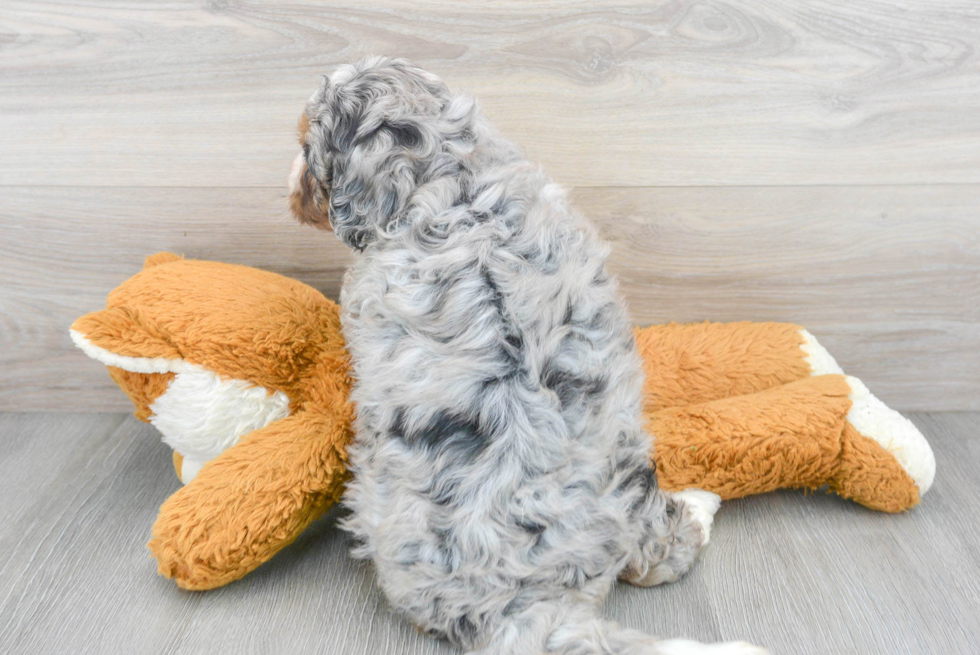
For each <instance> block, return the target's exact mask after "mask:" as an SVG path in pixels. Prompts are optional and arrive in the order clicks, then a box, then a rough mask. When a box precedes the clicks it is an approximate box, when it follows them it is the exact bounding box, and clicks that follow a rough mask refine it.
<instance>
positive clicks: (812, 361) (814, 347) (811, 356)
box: [800, 329, 844, 375]
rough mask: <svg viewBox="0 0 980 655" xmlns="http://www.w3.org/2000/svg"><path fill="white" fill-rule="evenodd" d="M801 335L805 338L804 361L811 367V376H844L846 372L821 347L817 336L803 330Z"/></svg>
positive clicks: (803, 347)
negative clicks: (832, 374) (834, 374)
mask: <svg viewBox="0 0 980 655" xmlns="http://www.w3.org/2000/svg"><path fill="white" fill-rule="evenodd" d="M800 334H801V335H802V336H803V343H802V344H801V345H800V349H801V350H802V351H803V352H804V354H805V357H804V360H806V363H807V364H809V365H810V375H829V374H831V373H836V374H837V375H843V374H844V370H843V369H842V368H841V367H840V366H839V365H838V364H837V360H836V359H834V357H833V355H831V354H830V353H829V352H827V349H826V348H824V347H823V346H821V345H820V342H818V341H817V338H816V337H815V336H813V335H812V334H810V333H809V332H808V331H807V330H802V329H801V330H800Z"/></svg>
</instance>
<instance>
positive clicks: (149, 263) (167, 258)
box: [143, 251, 183, 270]
mask: <svg viewBox="0 0 980 655" xmlns="http://www.w3.org/2000/svg"><path fill="white" fill-rule="evenodd" d="M181 259H183V257H181V256H180V255H175V254H173V253H172V252H166V251H164V252H158V253H157V254H155V255H150V256H149V257H147V258H146V259H145V260H144V261H143V270H146V269H148V268H152V267H154V266H159V265H160V264H169V263H170V262H179V261H180V260H181Z"/></svg>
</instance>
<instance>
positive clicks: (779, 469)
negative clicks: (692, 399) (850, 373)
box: [648, 375, 935, 512]
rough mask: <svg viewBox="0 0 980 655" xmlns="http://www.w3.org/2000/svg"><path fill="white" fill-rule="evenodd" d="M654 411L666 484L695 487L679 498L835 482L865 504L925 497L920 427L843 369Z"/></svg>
mask: <svg viewBox="0 0 980 655" xmlns="http://www.w3.org/2000/svg"><path fill="white" fill-rule="evenodd" d="M648 416H649V424H648V428H649V430H650V433H651V434H652V435H653V438H654V455H653V458H654V460H655V461H656V464H657V472H658V479H659V482H660V484H661V486H663V487H664V488H665V489H667V490H676V491H681V490H688V491H681V496H682V497H684V495H685V494H691V493H696V492H692V491H689V489H692V488H693V489H696V490H705V491H709V492H713V493H716V494H718V495H719V496H720V497H721V498H723V499H727V498H737V497H741V496H747V495H750V494H756V493H763V492H766V491H772V490H774V489H781V488H786V487H805V488H811V489H813V488H817V487H822V486H824V485H829V487H830V488H831V489H832V490H834V491H836V492H837V493H838V494H840V495H841V496H844V497H845V498H850V499H852V500H855V501H857V502H858V503H861V504H862V505H865V506H867V507H870V508H873V509H877V510H882V511H887V512H898V511H902V510H905V509H908V508H910V507H912V506H913V505H915V504H916V503H918V501H919V497H920V496H921V494H923V493H925V492H926V491H927V490H928V488H929V486H930V485H931V484H932V479H933V475H934V472H935V460H934V459H933V456H932V451H931V450H930V449H929V444H928V443H927V442H926V440H925V438H924V437H923V436H922V435H921V434H920V433H919V431H918V430H917V429H916V428H915V426H913V425H912V424H911V422H909V421H908V420H907V419H905V418H903V417H902V416H901V415H900V414H898V413H897V412H895V411H893V410H891V409H889V408H888V407H886V406H885V405H884V404H883V403H882V402H881V401H879V400H878V399H877V398H875V397H874V396H872V395H871V394H870V393H869V392H868V390H867V388H866V387H865V386H864V385H863V384H861V382H860V380H857V379H856V378H852V377H847V376H843V375H823V376H816V377H808V378H804V379H802V380H797V381H795V382H791V383H789V384H785V385H782V386H778V387H774V388H771V389H767V390H765V391H760V392H758V393H754V394H748V395H744V396H735V397H732V398H723V399H719V400H713V401H710V402H703V403H696V404H692V405H688V406H684V407H672V408H667V409H662V410H659V411H656V412H652V413H651V414H649V415H648ZM695 504H697V503H696V502H695Z"/></svg>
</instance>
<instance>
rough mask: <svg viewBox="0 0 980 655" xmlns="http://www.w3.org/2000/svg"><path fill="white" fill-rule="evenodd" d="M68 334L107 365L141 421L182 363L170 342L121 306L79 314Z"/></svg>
mask: <svg viewBox="0 0 980 655" xmlns="http://www.w3.org/2000/svg"><path fill="white" fill-rule="evenodd" d="M71 338H72V341H74V342H75V345H76V346H78V347H79V348H81V349H82V351H83V352H84V353H85V354H86V355H88V356H89V357H91V358H92V359H95V360H96V361H99V362H102V363H103V364H105V365H106V366H107V367H108V368H109V375H110V376H111V377H112V379H113V380H114V381H115V383H116V384H118V385H119V388H120V389H122V390H123V392H125V394H126V395H127V396H129V399H130V400H131V401H133V406H134V407H135V410H136V418H138V419H140V420H141V421H149V420H150V415H151V414H152V412H151V411H150V405H152V404H153V401H154V400H156V399H157V397H159V396H160V395H161V394H162V393H163V392H164V391H166V390H167V386H168V385H169V384H170V381H171V380H173V377H174V373H173V371H174V370H175V368H176V367H179V365H180V364H182V360H180V359H177V358H178V357H179V356H180V355H179V353H178V352H177V350H176V349H175V348H174V347H173V346H172V345H171V344H170V343H168V342H167V341H166V340H164V339H163V338H162V337H160V336H159V335H157V334H154V332H153V331H152V330H149V329H146V327H145V326H143V325H142V324H141V323H140V322H139V320H138V319H137V318H136V317H134V316H133V315H132V314H131V313H130V312H128V311H127V310H125V309H123V308H121V307H113V308H111V309H104V310H102V311H100V312H92V313H91V314H86V315H85V316H83V317H81V318H80V319H78V320H77V321H75V322H74V323H73V324H72V326H71Z"/></svg>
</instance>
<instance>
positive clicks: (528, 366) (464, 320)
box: [290, 58, 763, 655]
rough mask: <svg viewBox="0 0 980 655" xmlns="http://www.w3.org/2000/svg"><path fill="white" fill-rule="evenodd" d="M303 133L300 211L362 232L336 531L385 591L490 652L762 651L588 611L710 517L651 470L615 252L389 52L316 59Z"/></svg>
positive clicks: (532, 170)
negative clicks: (345, 469)
mask: <svg viewBox="0 0 980 655" xmlns="http://www.w3.org/2000/svg"><path fill="white" fill-rule="evenodd" d="M300 132H301V144H302V147H303V151H302V153H301V154H300V155H299V156H298V157H297V159H296V162H295V164H294V166H293V172H292V175H291V178H290V187H291V193H290V202H291V206H292V209H293V211H294V213H295V214H296V215H297V217H298V218H299V219H300V220H302V221H304V222H307V223H312V224H313V225H316V226H319V227H325V228H326V227H329V228H332V229H333V230H334V232H335V233H336V235H337V236H338V237H339V238H340V239H342V240H343V241H344V242H345V243H347V244H348V245H349V246H350V247H351V248H353V249H355V250H357V251H359V252H360V257H359V258H358V259H357V262H356V263H355V264H354V266H353V267H352V268H351V269H350V270H349V271H348V272H347V276H346V278H345V280H344V287H343V291H342V293H341V303H342V306H343V324H344V333H345V335H346V337H347V342H348V347H349V349H350V353H351V356H352V359H353V366H354V376H355V380H356V381H355V385H354V390H353V395H352V398H353V400H354V401H355V402H356V406H357V421H356V424H355V431H356V438H355V442H354V445H353V446H352V447H351V449H350V461H351V465H352V466H351V468H352V470H353V472H354V478H353V480H352V481H351V482H350V484H349V486H348V488H347V493H346V495H345V497H344V502H345V503H346V505H347V507H349V508H350V511H351V514H350V517H349V518H348V519H347V520H346V522H345V527H346V528H347V529H348V530H349V531H350V532H351V533H352V534H353V536H354V538H355V539H356V542H357V546H356V548H355V550H354V554H355V555H357V556H360V557H363V558H368V559H370V560H371V561H373V562H374V564H375V566H376V567H377V574H378V581H379V584H380V586H381V587H382V589H383V590H384V592H385V594H386V595H387V597H388V599H389V600H390V602H391V604H392V605H393V606H394V607H395V608H397V609H398V610H400V611H401V612H403V613H405V614H406V615H408V617H409V618H410V619H411V620H412V621H414V622H415V623H416V624H417V625H418V626H419V627H420V628H421V629H423V630H425V631H427V632H429V633H432V634H434V635H439V636H442V637H445V638H448V639H449V640H450V641H452V642H453V643H455V644H458V645H460V646H462V647H463V648H465V649H466V650H469V651H473V652H478V653H485V654H487V655H504V654H514V655H518V654H519V655H536V654H538V653H551V652H557V653H581V654H585V653H610V654H612V653H615V654H617V655H619V654H622V655H625V654H627V653H649V654H659V655H669V654H671V655H672V654H680V653H686V654H690V655H695V654H704V653H716V654H719V655H720V654H725V655H728V654H735V653H760V652H763V651H761V650H759V649H756V648H754V647H752V646H749V645H747V644H744V643H737V644H735V643H732V644H719V645H714V646H705V645H702V644H698V643H695V642H690V641H677V640H671V641H659V640H657V639H654V638H652V637H649V636H647V635H644V634H642V633H638V632H635V631H630V630H623V629H620V628H619V627H618V626H616V625H615V624H614V623H610V622H608V621H604V620H602V619H600V618H599V617H598V613H597V610H596V607H597V605H598V604H599V603H600V602H601V601H602V599H603V598H604V597H605V596H606V594H607V593H608V592H609V589H610V587H611V586H612V585H613V584H614V582H615V581H616V578H617V576H620V577H622V578H624V579H626V580H628V581H630V582H633V583H635V584H640V585H654V584H658V583H661V582H666V581H671V580H674V579H675V578H676V577H677V576H679V575H681V574H682V573H684V572H685V571H687V569H688V568H689V567H690V565H691V562H692V561H693V559H694V558H695V556H696V555H697V553H698V550H699V549H700V547H701V542H702V529H701V527H700V525H699V524H698V523H697V522H696V521H695V520H694V519H693V518H692V515H691V513H690V511H689V510H688V508H687V506H686V505H685V504H684V503H683V502H681V501H680V500H678V499H674V498H671V497H669V496H668V495H667V494H665V493H664V492H663V491H661V490H660V489H659V488H658V487H657V479H656V475H655V473H654V470H653V469H652V468H651V465H650V446H651V443H650V437H649V436H648V435H647V433H646V432H644V429H643V426H642V425H641V386H642V382H643V377H642V376H643V374H642V369H641V363H640V360H639V357H638V355H637V353H636V349H635V344H634V341H633V332H632V328H631V325H630V321H629V318H628V316H627V312H626V310H625V308H624V305H623V302H622V301H621V300H620V298H619V296H618V295H617V292H616V287H615V282H614V280H613V279H612V278H610V276H609V274H608V273H607V272H606V269H605V261H606V257H607V254H608V250H607V248H606V247H605V246H604V245H603V244H602V243H601V242H600V241H599V239H598V238H597V236H596V234H595V231H594V230H593V228H592V227H591V226H590V225H589V224H588V223H587V222H586V221H585V220H583V219H582V218H581V217H579V216H578V215H577V214H576V213H574V212H573V211H571V210H570V209H569V207H568V206H567V204H566V200H565V194H564V193H563V191H562V190H561V189H560V188H559V187H557V186H556V185H555V184H552V183H551V182H550V181H549V180H548V178H547V177H546V176H545V175H544V174H543V173H542V172H541V170H539V168H538V167H537V166H535V165H533V164H530V163H528V162H527V161H526V160H525V159H523V158H522V156H521V154H520V152H519V151H518V149H517V148H516V147H515V146H514V145H512V144H511V143H509V142H508V141H506V140H505V139H503V138H502V137H501V136H500V135H499V134H498V133H497V132H496V131H495V130H494V129H493V127H492V126H491V125H490V124H489V122H488V121H487V120H486V119H485V118H483V117H482V116H481V115H480V113H479V112H478V110H477V106H476V103H475V102H474V100H473V99H472V98H471V97H469V96H466V95H463V94H458V93H452V92H450V91H449V89H447V88H446V86H445V85H444V84H443V83H442V82H441V81H440V80H439V79H438V78H437V77H435V76H434V75H432V74H430V73H427V72H425V71H423V70H421V69H419V68H417V67H415V66H412V65H411V64H409V63H407V62H405V61H401V60H390V59H384V58H374V59H369V60H367V61H364V62H361V63H359V64H356V65H353V66H343V67H341V68H340V69H339V70H337V71H336V72H334V73H333V74H332V75H330V76H329V77H324V78H323V81H322V83H321V85H320V88H319V89H318V90H317V92H316V93H314V94H313V97H312V98H311V99H310V102H309V104H308V106H307V108H306V112H305V115H304V116H303V118H302V119H301V121H300Z"/></svg>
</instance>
